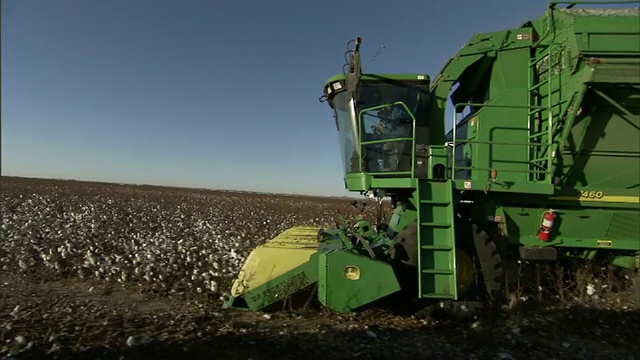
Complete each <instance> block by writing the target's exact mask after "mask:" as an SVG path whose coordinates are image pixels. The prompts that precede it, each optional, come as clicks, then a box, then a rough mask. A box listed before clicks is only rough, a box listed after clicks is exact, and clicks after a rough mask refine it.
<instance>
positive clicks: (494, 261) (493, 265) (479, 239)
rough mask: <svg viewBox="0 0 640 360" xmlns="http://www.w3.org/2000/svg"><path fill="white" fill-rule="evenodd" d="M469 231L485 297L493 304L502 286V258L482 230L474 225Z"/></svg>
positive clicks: (493, 243)
mask: <svg viewBox="0 0 640 360" xmlns="http://www.w3.org/2000/svg"><path fill="white" fill-rule="evenodd" d="M471 229H472V231H473V242H474V245H475V248H476V254H477V256H478V261H479V263H480V269H481V270H482V279H483V280H484V281H483V282H484V285H485V288H486V290H487V296H488V297H489V301H491V302H495V301H496V300H497V299H498V298H499V297H500V292H501V290H502V284H503V277H504V271H503V268H502V257H501V256H500V254H499V252H498V249H497V246H496V244H495V242H494V241H493V240H491V238H490V237H489V235H488V234H487V233H486V232H485V231H484V230H481V229H480V228H478V225H476V224H473V225H471Z"/></svg>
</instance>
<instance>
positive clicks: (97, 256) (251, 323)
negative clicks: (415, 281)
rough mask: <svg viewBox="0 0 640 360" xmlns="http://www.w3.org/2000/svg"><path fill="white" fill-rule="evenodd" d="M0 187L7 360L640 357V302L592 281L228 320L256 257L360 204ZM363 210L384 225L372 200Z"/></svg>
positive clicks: (12, 182)
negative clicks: (501, 295)
mask: <svg viewBox="0 0 640 360" xmlns="http://www.w3.org/2000/svg"><path fill="white" fill-rule="evenodd" d="M0 185H1V191H0V196H1V198H0V201H1V202H0V216H1V219H2V224H1V225H0V240H1V241H2V246H1V247H0V308H1V310H2V312H1V317H0V358H1V359H40V358H52V359H53V358H56V359H98V358H99V359H141V358H149V359H180V358H188V359H299V358H324V359H345V358H346V359H350V358H354V359H388V358H394V359H416V358H420V359H624V360H631V359H640V343H639V342H638V339H639V338H640V304H638V301H637V298H636V297H634V294H633V293H632V292H631V291H627V289H622V288H621V289H619V290H616V291H611V289H610V284H606V283H598V282H596V281H595V280H594V281H591V282H589V283H588V284H587V288H586V289H578V291H579V295H576V296H568V295H567V296H566V297H565V296H563V298H562V301H560V300H558V299H557V297H556V300H557V301H552V302H545V303H538V302H536V301H534V300H533V298H535V294H534V295H526V294H520V293H518V294H517V297H516V298H514V297H513V296H511V298H512V299H514V301H512V302H511V303H507V304H506V305H505V306H502V307H495V306H494V307H488V306H474V305H473V304H465V303H463V302H459V303H455V305H456V306H451V305H452V304H451V303H440V302H435V303H434V304H433V305H431V306H430V307H428V308H426V309H424V310H423V311H420V312H417V313H414V314H408V315H407V314H398V313H397V312H396V311H393V310H390V309H387V308H385V307H382V306H374V307H371V308H369V309H367V310H364V311H362V312H360V313H356V314H337V313H333V312H331V311H328V310H326V309H303V310H290V309H287V310H284V309H283V310H282V311H275V312H269V313H263V312H259V313H254V312H246V311H238V310H223V309H221V301H220V295H221V294H222V293H224V292H225V291H227V290H228V287H229V285H230V282H231V280H232V278H233V276H234V275H235V272H236V271H237V270H238V269H239V267H240V266H241V265H242V263H243V261H244V259H245V258H246V256H247V255H248V254H249V252H250V251H251V250H252V249H253V248H254V247H255V246H257V245H258V244H261V243H264V242H265V241H267V240H268V239H271V238H273V237H275V236H276V235H277V234H278V233H280V232H281V231H283V230H285V229H287V228H289V227H291V226H296V225H317V226H325V227H330V226H333V225H335V223H336V221H339V220H340V216H346V217H352V216H353V215H355V214H356V210H355V209H353V207H351V206H350V205H349V204H350V203H351V202H352V200H350V199H340V198H328V197H327V198H322V197H309V196H298V195H278V194H260V193H243V192H231V191H211V190H196V189H182V188H170V187H158V186H135V185H118V184H104V183H88V182H77V181H62V180H40V179H24V178H10V177H2V181H1V183H0ZM366 209H367V212H366V214H367V216H370V217H371V218H373V216H374V214H375V213H376V209H375V202H371V205H370V206H368V207H367V208H366ZM385 210H386V213H387V215H388V210H389V209H388V208H387V209H385ZM581 286H582V285H581Z"/></svg>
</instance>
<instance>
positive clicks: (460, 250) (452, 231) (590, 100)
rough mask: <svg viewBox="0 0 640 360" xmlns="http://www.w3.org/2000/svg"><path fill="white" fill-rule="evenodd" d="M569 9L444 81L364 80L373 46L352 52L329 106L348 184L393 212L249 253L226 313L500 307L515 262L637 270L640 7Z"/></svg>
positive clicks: (480, 52)
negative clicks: (468, 302)
mask: <svg viewBox="0 0 640 360" xmlns="http://www.w3.org/2000/svg"><path fill="white" fill-rule="evenodd" d="M611 3H619V4H626V3H633V4H637V2H636V1H618V2H611ZM561 4H562V3H561V2H552V3H550V4H549V6H548V8H547V9H546V12H545V13H544V15H543V16H542V17H540V18H538V19H535V20H531V21H527V22H526V23H524V24H523V25H522V26H520V27H518V28H515V29H509V30H503V31H496V32H491V33H486V34H478V35H475V36H473V37H471V39H470V41H469V42H468V43H467V44H465V45H464V46H463V47H462V48H461V50H460V51H459V52H458V53H457V54H455V56H453V57H451V59H450V60H449V62H448V63H447V64H446V65H445V66H444V68H443V69H442V71H441V72H440V73H439V74H438V75H437V76H435V77H433V79H430V77H429V76H428V75H426V74H368V73H362V71H361V65H360V45H361V43H362V41H361V39H360V38H358V39H356V40H355V41H354V42H353V44H354V45H353V47H352V48H350V47H349V46H348V48H347V57H346V58H347V63H346V64H345V66H344V68H343V73H340V74H338V75H335V76H333V77H331V78H329V80H327V82H326V83H325V85H324V94H323V96H322V97H321V101H323V102H327V103H328V105H329V106H330V108H331V109H332V111H333V115H334V118H335V122H336V127H337V133H338V140H339V145H340V153H341V157H342V164H343V166H344V182H345V187H346V188H347V189H348V190H350V191H354V192H360V193H363V194H373V196H374V197H376V198H378V199H382V198H390V200H391V204H392V208H393V214H392V216H391V217H390V219H389V221H388V222H387V223H386V224H383V225H384V226H376V225H380V224H374V223H373V222H372V221H369V220H367V219H365V218H362V217H359V218H357V219H356V220H355V221H353V222H345V223H344V224H342V225H338V226H336V227H334V228H331V229H323V228H318V227H305V226H302V227H295V228H292V229H289V230H287V231H285V232H284V233H283V234H281V235H279V236H278V237H276V238H275V239H273V240H271V241H269V242H267V243H265V244H264V245H261V246H259V247H258V248H257V249H255V250H254V251H253V252H252V253H251V254H250V255H249V257H248V258H247V260H246V262H245V264H244V267H243V268H242V269H241V271H240V273H239V275H238V277H237V278H236V279H235V281H234V284H233V287H232V292H231V293H230V294H227V296H226V299H225V306H227V307H231V308H248V309H251V310H261V309H265V308H267V307H269V306H271V305H273V304H275V303H277V302H279V301H281V300H289V299H292V298H293V297H294V295H296V294H299V293H302V292H303V290H311V291H312V294H316V295H314V296H317V299H318V300H319V301H320V303H321V304H322V305H324V306H325V307H328V308H330V309H332V310H335V311H355V310H357V309H360V308H362V307H363V306H365V305H367V304H370V303H372V302H374V301H376V300H378V299H381V298H385V297H387V296H389V295H392V294H396V293H399V294H402V293H405V294H406V295H408V296H410V297H414V298H419V299H437V300H438V301H440V300H443V299H449V300H459V299H462V298H465V297H466V296H468V295H470V294H479V295H480V296H482V297H484V298H485V299H488V300H496V299H498V298H497V297H498V296H500V295H501V291H502V288H503V286H504V285H505V282H504V276H503V275H504V272H505V269H506V266H505V264H507V262H508V261H519V260H527V261H544V262H558V261H565V260H569V261H572V262H573V261H578V262H580V261H597V262H604V263H607V264H609V265H613V266H616V267H618V268H622V269H626V270H630V271H634V269H638V268H640V184H639V183H638V179H640V151H639V149H640V28H639V27H638V24H640V9H639V8H638V7H618V6H616V7H613V6H612V7H609V8H602V7H598V8H589V7H586V8H582V7H581V6H582V5H583V4H585V3H580V2H571V3H568V5H567V6H565V7H561V6H560V5H561ZM586 4H588V3H586ZM599 4H600V5H602V2H600V3H599ZM578 5H581V6H578ZM449 101H451V103H452V106H453V110H454V111H453V114H454V116H453V119H450V120H447V119H446V118H445V114H446V112H447V105H448V102H449ZM447 123H449V125H450V126H447ZM449 129H450V130H449ZM639 281H640V280H639ZM638 288H640V285H639V286H638Z"/></svg>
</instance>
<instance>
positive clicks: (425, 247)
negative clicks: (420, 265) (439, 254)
mask: <svg viewBox="0 0 640 360" xmlns="http://www.w3.org/2000/svg"><path fill="white" fill-rule="evenodd" d="M420 248H421V249H422V250H433V251H451V250H453V247H452V246H447V245H422V246H420Z"/></svg>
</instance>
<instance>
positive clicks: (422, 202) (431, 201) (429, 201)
mask: <svg viewBox="0 0 640 360" xmlns="http://www.w3.org/2000/svg"><path fill="white" fill-rule="evenodd" d="M420 203H421V204H431V205H449V204H450V203H451V202H450V201H447V200H420Z"/></svg>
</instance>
